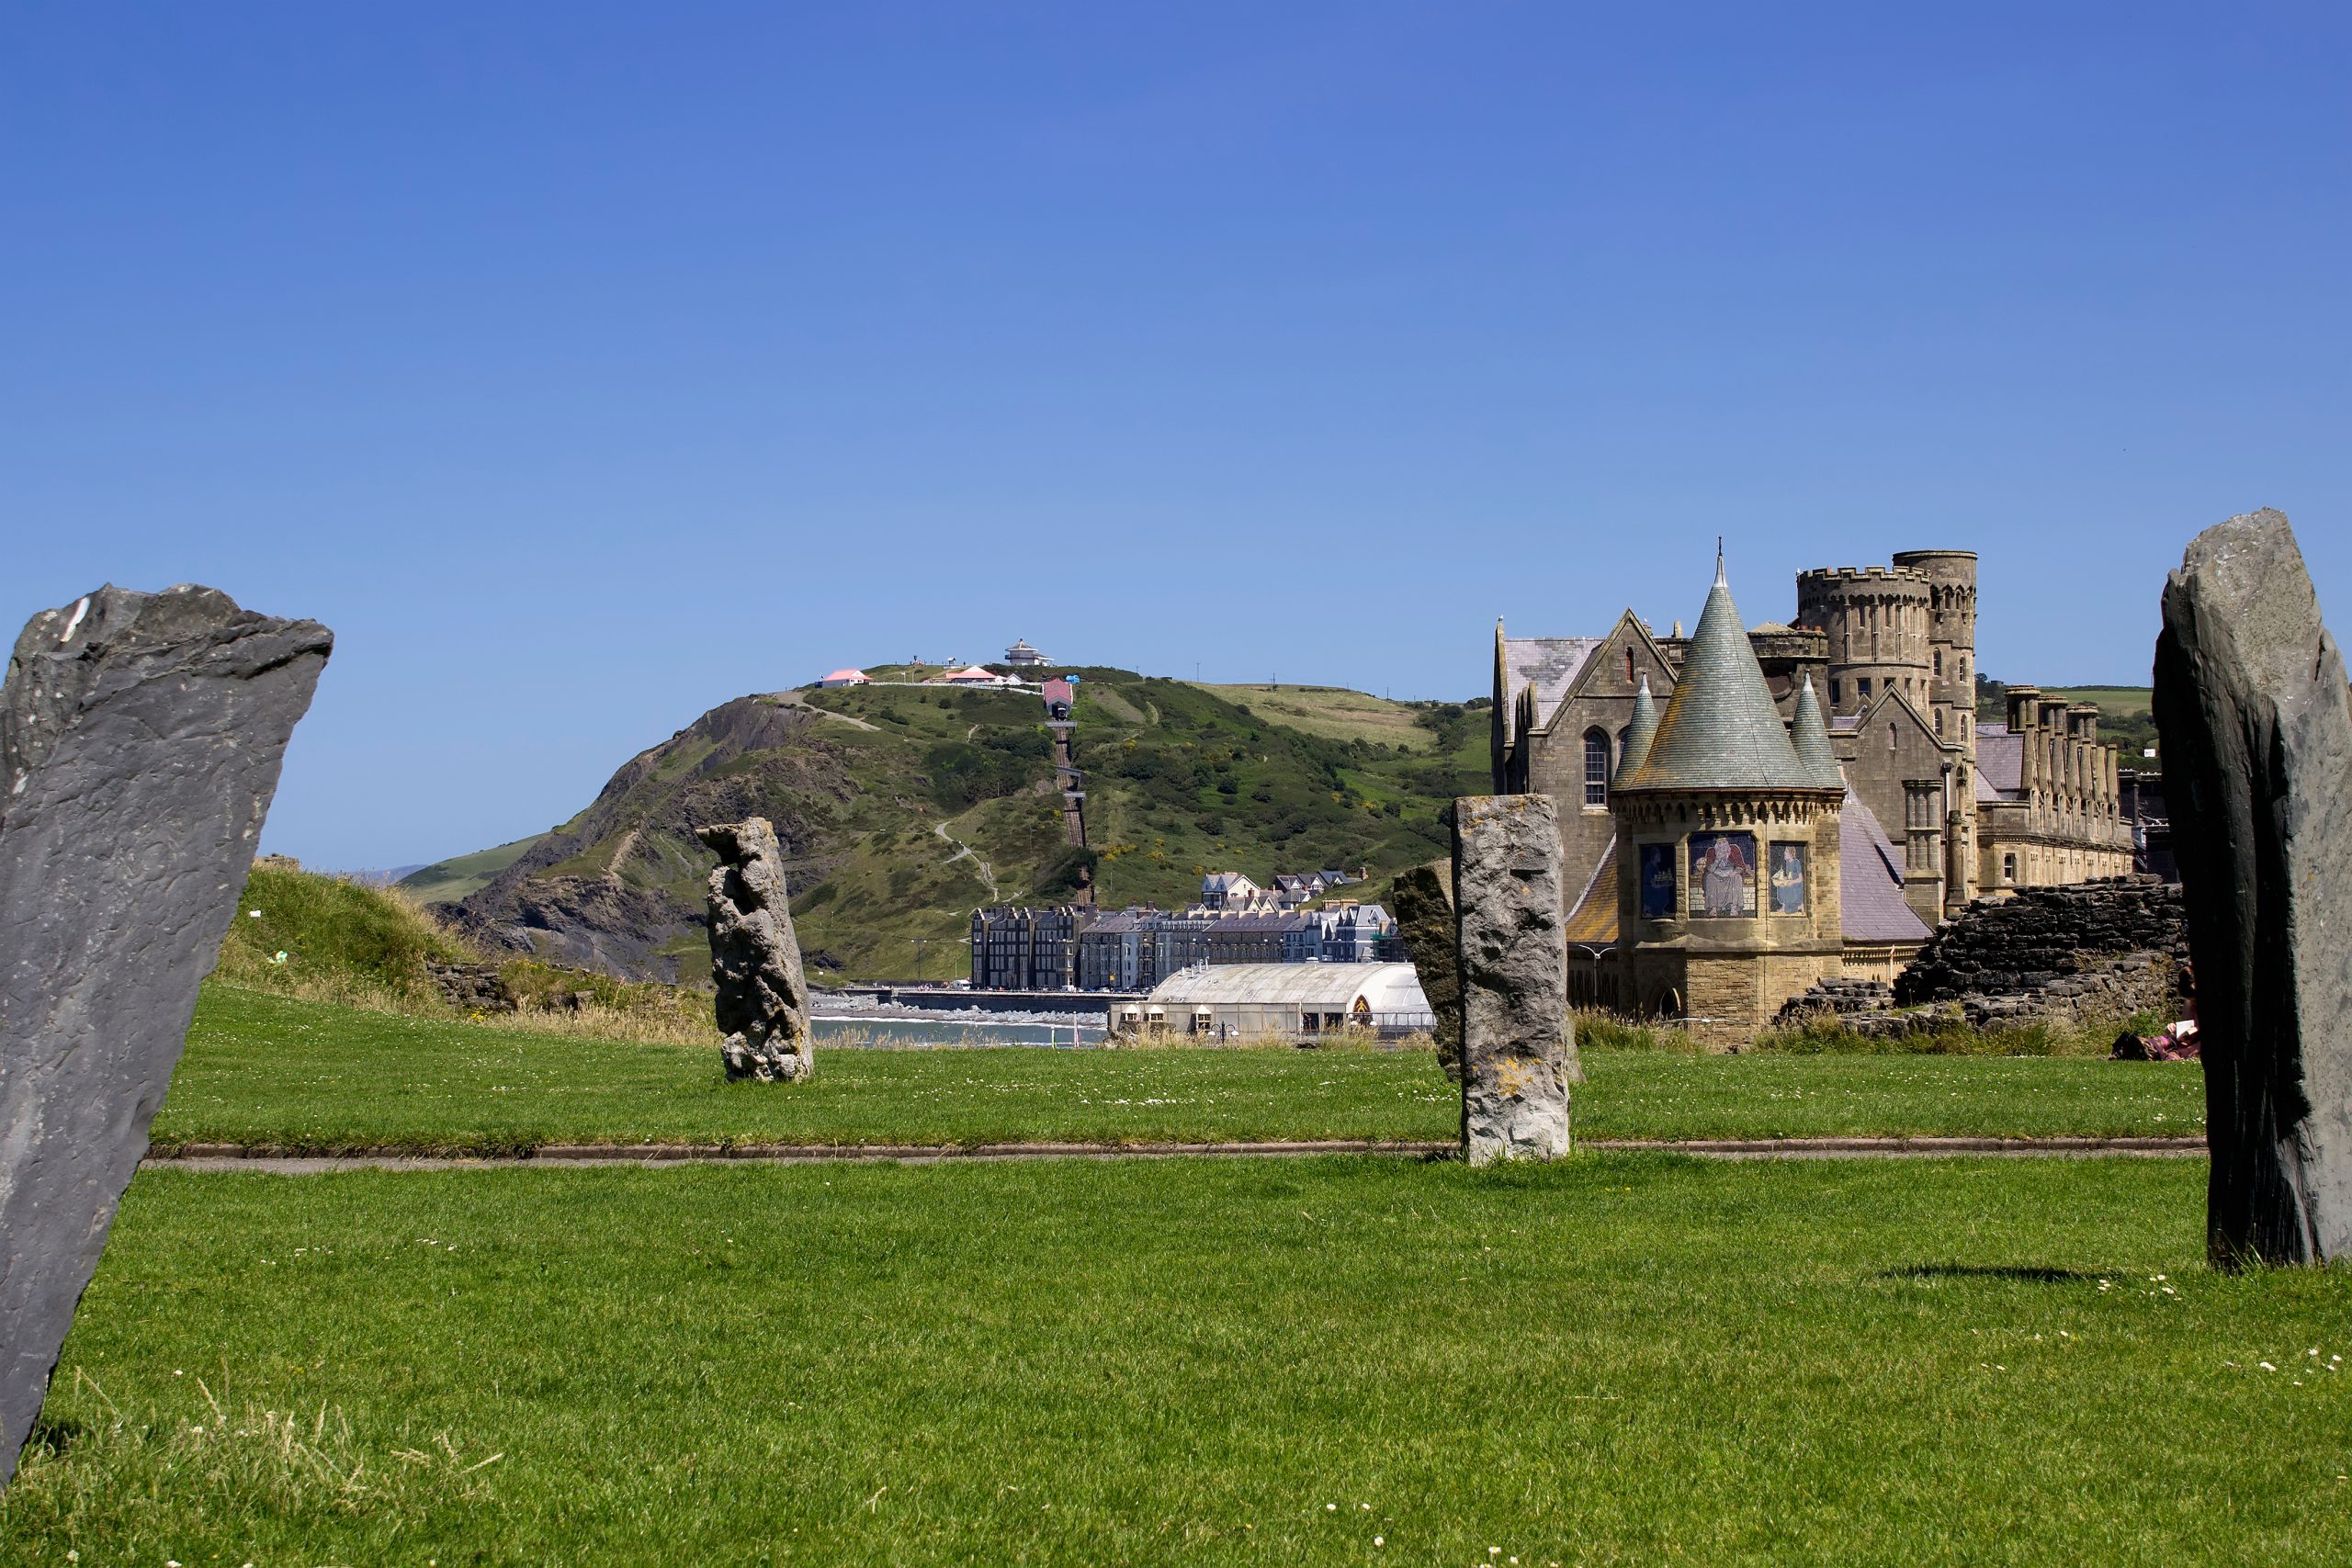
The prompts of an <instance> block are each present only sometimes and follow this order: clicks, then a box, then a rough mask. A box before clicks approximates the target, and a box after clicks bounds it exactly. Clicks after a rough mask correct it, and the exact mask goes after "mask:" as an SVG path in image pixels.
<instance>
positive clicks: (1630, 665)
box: [1625, 648, 1634, 686]
mask: <svg viewBox="0 0 2352 1568" xmlns="http://www.w3.org/2000/svg"><path fill="white" fill-rule="evenodd" d="M1625 683H1626V684H1627V685H1629V686H1630V685H1632V684H1633V683H1634V650H1633V649H1630V648H1629V649H1626V650H1625Z"/></svg>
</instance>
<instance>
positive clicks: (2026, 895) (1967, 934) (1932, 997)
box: [1894, 876, 2188, 1007]
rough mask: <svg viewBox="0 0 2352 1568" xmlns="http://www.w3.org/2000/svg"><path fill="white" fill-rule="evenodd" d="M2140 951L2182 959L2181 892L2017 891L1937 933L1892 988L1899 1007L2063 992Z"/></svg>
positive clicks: (2123, 880) (2157, 886)
mask: <svg viewBox="0 0 2352 1568" xmlns="http://www.w3.org/2000/svg"><path fill="white" fill-rule="evenodd" d="M2134 953H2145V954H2150V955H2152V956H2154V957H2159V958H2163V959H2165V960H2166V961H2168V962H2173V963H2177V962H2179V961H2182V960H2185V959H2187V958H2188V930H2187V928H2186V926H2185V925H2184V924H2183V921H2182V913H2181V902H2180V889H2179V888H2178V887H2175V886H2167V885H2166V884H2165V883H2162V882H2159V881H2158V880H2156V879H2155V878H2154V877H2153V876H2120V877H2114V878H2110V879H2109V880H2107V881H2103V882H2083V883H2076V884H2074V885H2072V886H2062V887H2026V888H2020V889H2019V890H2018V893H2017V894H2016V896H2015V897H2009V898H2001V899H1990V898H1980V899H1977V900H1976V901H1975V902H1973V903H1972V904H1970V905H1969V907H1968V912H1967V913H1966V914H1965V915H1963V916H1962V917H1961V918H1960V919H1957V920H1954V921H1953V922H1952V923H1951V924H1950V925H1948V926H1946V927H1944V928H1943V929H1942V930H1941V931H1938V932H1937V933H1936V934H1935V937H1934V938H1933V939H1932V940H1931V941H1930V942H1928V945H1927V946H1926V947H1924V948H1921V949H1920V950H1919V956H1918V957H1917V958H1916V959H1914V960H1912V963H1911V966H1910V967H1909V968H1908V969H1905V971H1904V972H1903V974H1902V976H1901V977H1900V978H1898V979H1897V980H1896V981H1895V983H1894V999H1895V1001H1896V1002H1897V1003H1898V1004H1900V1005H1902V1006H1904V1007H1915V1006H1917V1005H1919V1004H1921V1003H1926V1002H1941V1001H1958V1000H1961V999H1962V998H1968V997H1971V996H1974V997H2010V996H2018V995H2023V994H2025V993H2029V992H2036V991H2046V990H2050V989H2052V988H2053V987H2064V985H2065V984H2066V983H2068V982H2070V981H2075V980H2078V979H2079V978H2080V977H2081V976H2084V975H2086V973H2089V972H2091V971H2104V970H2106V969H2108V968H2110V967H2112V964H2108V963H2102V962H2099V961H2100V960H2106V959H2114V958H2120V957H2123V956H2125V955H2128V954H2134Z"/></svg>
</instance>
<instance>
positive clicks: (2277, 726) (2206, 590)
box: [2154, 512, 2352, 1266]
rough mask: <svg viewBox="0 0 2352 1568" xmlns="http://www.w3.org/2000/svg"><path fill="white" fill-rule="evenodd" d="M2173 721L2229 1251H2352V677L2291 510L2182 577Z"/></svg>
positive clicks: (2205, 552)
mask: <svg viewBox="0 0 2352 1568" xmlns="http://www.w3.org/2000/svg"><path fill="white" fill-rule="evenodd" d="M2155 682H2156V683H2155V694H2154V712H2155V720H2156V728H2157V729H2158V730H2159V731H2160V732H2161V733H2162V734H2163V736H2164V760H2165V799H2166V800H2167V801H2168V802H2169V803H2170V805H2171V807H2172V814H2173V820H2174V822H2175V823H2176V824H2177V825H2178V826H2177V828H2176V829H2175V831H2174V835H2173V847H2174V851H2175V852H2176V854H2177V857H2178V859H2179V862H2180V877H2181V883H2182V886H2183V887H2184V888H2185V890H2186V892H2187V895H2188V898H2187V902H2188V942H2189V947H2190V950H2191V952H2192V953H2193V955H2194V959H2195V963H2196V969H2197V1002H2198V1023H2199V1044H2200V1045H2201V1047H2202V1054H2203V1057H2204V1062H2205V1122H2206V1135H2207V1137H2208V1138H2209V1140H2210V1141H2211V1145H2212V1165H2211V1175H2210V1177H2209V1179H2208V1187H2207V1192H2206V1247H2207V1250H2208V1251H2209V1252H2210V1254H2211V1257H2212V1258H2213V1260H2214V1262H2216V1263H2217V1264H2222V1265H2224V1266H2228V1265H2233V1264H2236V1263H2239V1262H2243V1261H2246V1260H2249V1259H2258V1260H2260V1261H2262V1262H2266V1263H2312V1262H2325V1261H2328V1260H2330V1259H2334V1258H2346V1257H2352V687H2347V685H2346V679H2345V671H2344V657H2343V654H2342V652H2341V651H2340V650H2339V649H2337V647H2336V643H2335V638H2334V637H2330V636H2329V635H2328V632H2327V628H2326V627H2325V626H2323V625H2322V624H2321V622H2320V613H2319V596H2318V594H2317V593H2316V592H2314V591H2313V589H2312V581H2311V576H2310V574H2309V573H2308V572H2307V571H2306V570H2304V568H2303V558H2302V552H2301V550H2300V549H2298V548H2297V547H2296V544H2295V535H2294V531H2293V530H2292V529H2291V528H2290V527H2289V526H2288V525H2287V519H2286V518H2285V517H2284V516H2283V515H2281V514H2280V513H2276V512H2256V513H2250V514H2248V515H2246V516H2243V517H2233V518H2231V519H2230V520H2229V521H2228V522H2226V523H2223V524H2222V525H2219V526H2217V527H2213V528H2209V529H2207V530H2206V531H2205V532H2204V533H2202V534H2199V536H2197V538H2196V539H2195V540H2194V541H2193V542H2192V543H2191V544H2190V545H2189V547H2188V554H2187V556H2186V557H2185V558H2183V559H2182V561H2181V565H2180V570H2177V571H2176V572H2174V573H2173V574H2172V575H2171V577H2170V579H2169V580H2168V581H2166V582H2165V593H2164V631H2163V634H2162V635H2161V636H2160V637H2158V638H2157V641H2156V670H2155Z"/></svg>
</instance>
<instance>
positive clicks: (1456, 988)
mask: <svg viewBox="0 0 2352 1568" xmlns="http://www.w3.org/2000/svg"><path fill="white" fill-rule="evenodd" d="M1389 902H1391V903H1392V904H1394V905H1395V906H1396V915H1397V931H1398V933H1399V934H1401V935H1402V936H1403V937H1404V939H1405V951H1406V952H1407V953H1409V954H1411V956H1412V960H1413V971H1414V973H1415V974H1417V975H1419V976H1420V981H1421V995H1422V996H1424V997H1426V998H1429V1004H1430V1012H1431V1013H1432V1014H1434V1015H1435V1016H1436V1019H1437V1022H1436V1024H1435V1025H1434V1026H1433V1027H1432V1028H1431V1029H1430V1033H1431V1034H1433V1035H1435V1036H1436V1037H1437V1065H1438V1066H1439V1067H1440V1069H1442V1071H1443V1072H1444V1074H1445V1076H1446V1077H1450V1078H1452V1079H1453V1080H1454V1081H1455V1082H1457V1083H1458V1082H1460V1081H1461V1078H1462V973H1461V970H1460V969H1459V968H1458V967H1457V966H1456V965H1455V963H1454V957H1453V940H1454V929H1453V927H1454V920H1453V867H1452V866H1450V865H1448V864H1447V863H1445V862H1443V861H1442V860H1441V861H1431V862H1430V863H1429V864H1427V865H1417V866H1415V867H1413V868H1412V869H1411V870H1410V871H1408V872H1406V873H1404V874H1402V875H1400V876H1398V877H1397V881H1396V883H1395V884H1394V885H1393V886H1391V887H1390V889H1389Z"/></svg>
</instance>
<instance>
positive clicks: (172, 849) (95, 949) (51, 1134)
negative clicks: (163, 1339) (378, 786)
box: [0, 587, 334, 1483]
mask: <svg viewBox="0 0 2352 1568" xmlns="http://www.w3.org/2000/svg"><path fill="white" fill-rule="evenodd" d="M333 647H334V637H333V636H332V635H331V634H330V633H329V632H328V631H327V629H326V628H325V627H324V626H320V625H319V624H318V623H317V622H315V621H282V620H277V619H274V618H273V617H271V616H268V615H252V614H249V613H247V612H245V611H243V610H240V609H238V608H237V606H236V605H235V604H233V603H232V602H231V601H230V599H229V598H228V597H227V595H225V594H221V593H216V592H213V591H212V590H211V589H209V588H194V587H180V588H172V589H166V590H165V591H164V592H161V593H131V592H124V591H123V590H121V589H118V588H112V587H108V588H102V589H100V590H98V592H96V593H93V594H90V595H89V596H87V597H86V598H84V599H82V600H80V601H78V602H76V603H74V604H69V605H66V606H65V607H64V608H62V609H58V610H51V611H48V612H46V613H44V614H42V615H36V616H34V617H33V618H32V620H31V621H30V622H29V623H28V624H27V626H25V631H24V635H23V636H22V637H18V638H17V648H16V653H15V656H14V657H13V658H12V659H11V660H9V664H8V676H7V682H6V688H5V689H4V690H0V930H5V931H6V933H7V936H6V948H5V951H4V952H0V965H5V969H6V979H5V981H0V1423H5V1432H0V1483H5V1482H6V1480H7V1478H8V1477H9V1476H10V1475H13V1474H14V1473H15V1472H16V1467H17V1452H18V1450H21V1449H22V1448H23V1446H24V1442H25V1438H27V1437H28V1435H29V1434H30V1432H31V1430H32V1425H33V1420H34V1417H35V1416H38V1415H39V1414H40V1404H41V1399H42V1396H43V1394H44V1393H46V1392H47V1390H48V1387H49V1378H50V1373H51V1370H52V1369H53V1368H54V1367H55V1366H56V1364H57V1353H58V1350H59V1348H60V1347H62V1345H63V1344H64V1342H65V1333H66V1330H67V1329H68V1328H69V1327H71V1326H72V1325H73V1321H74V1305H75V1303H78V1302H79V1301H80V1300H81V1297H82V1292H83V1290H84V1288H85V1287H86V1286H87V1285H88V1284H89V1282H90V1276H91V1274H92V1273H93V1272H94V1271H96V1268H97V1265H98V1254H99V1253H100V1251H101V1250H102V1249H103V1248H104V1247H105V1246H106V1238H107V1228H108V1227H109V1226H110V1225H112V1224H113V1223H114V1213H115V1205H116V1204H117V1203H118V1202H119V1201H120V1200H121V1198H122V1190H123V1189H124V1188H125V1187H126V1186H128V1185H129V1184H130V1178H131V1174H132V1172H133V1171H135V1170H136V1169H137V1168H138V1166H139V1160H140V1156H141V1155H143V1154H144V1153H145V1152H146V1148H147V1127H148V1123H149V1122H152V1121H153V1119H154V1115H155V1111H156V1108H157V1107H158V1106H160V1105H161V1104H162V1103H163V1100H164V1090H165V1089H167V1088H168V1087H169V1086H170V1083H171V1077H172V1067H173V1066H174V1064H175V1063H176V1062H177V1061H178V1060H179V1055H180V1047H181V1045H182V1043H184V1042H185V1041H186V1039H187V1026H188V1022H189V1020H190V1019H191V1018H192V1017H193V1016H194V1015H195V1012H196V992H197V985H198V982H199V981H201V980H202V979H203V978H204V976H205V975H206V974H207V973H208V972H209V971H210V969H211V967H212V964H213V962H214V960H215V959H216V958H217V957H218V956H219V953H220V941H221V938H222V937H223V936H225V935H226V934H227V932H228V926H229V920H230V918H231V916H232V914H233V913H234V910H235V907H236V898H237V894H238V892H239V890H240V889H242V888H243V886H244V881H245V873H246V871H247V870H248V869H249V868H250V867H251V865H252V863H253V857H254V844H255V842H256V841H257V840H258V839H259V837H260V834H261V825H262V818H263V817H264V816H265V815H266V813H267V811H268V809H269V801H270V796H271V795H273V794H275V793H276V791H277V771H278V764H279V762H280V761H281V760H282V759H283V758H284V756H285V753H286V741H287V738H288V736H289V735H291V734H292V733H293V729H294V725H295V721H296V720H298V719H300V717H301V716H302V715H303V713H304V711H305V710H306V709H308V708H309V706H310V705H311V692H312V690H313V689H314V688H315V687H316V686H317V684H318V680H319V671H320V670H321V669H322V668H323V667H324V665H325V663H326V659H327V654H328V652H329V650H330V649H332V648H333Z"/></svg>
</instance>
